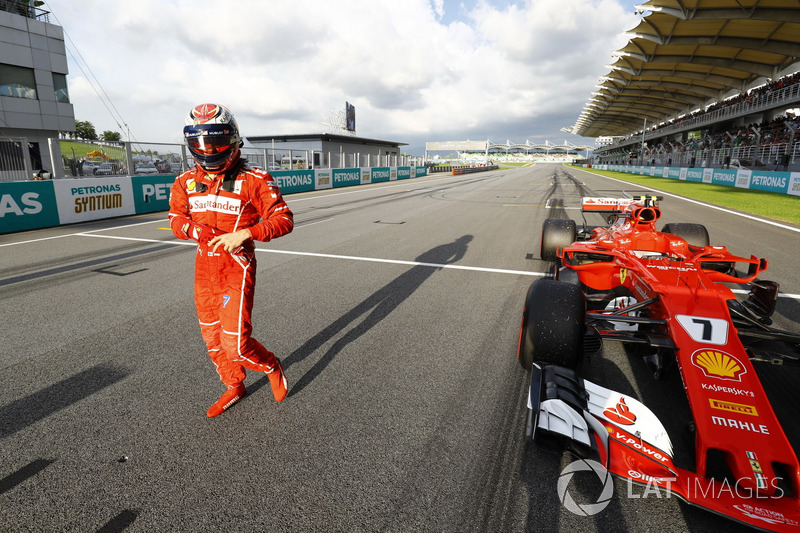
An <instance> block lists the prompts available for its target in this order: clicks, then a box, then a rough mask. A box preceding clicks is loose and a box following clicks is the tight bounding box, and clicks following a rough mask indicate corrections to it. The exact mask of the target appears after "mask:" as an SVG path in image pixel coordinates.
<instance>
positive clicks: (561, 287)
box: [517, 279, 586, 370]
mask: <svg viewBox="0 0 800 533" xmlns="http://www.w3.org/2000/svg"><path fill="white" fill-rule="evenodd" d="M585 331H586V300H585V298H584V295H583V291H581V289H580V287H579V286H577V285H573V284H571V283H565V282H562V281H555V280H551V279H539V280H536V281H534V282H533V283H532V284H531V286H530V287H529V288H528V294H527V296H526V298H525V309H524V311H523V314H522V325H521V326H520V335H519V344H518V347H517V358H518V359H519V364H520V365H522V367H523V368H524V369H525V370H530V369H531V366H532V364H533V362H534V361H535V362H537V363H542V364H545V365H559V366H563V367H567V368H571V369H574V370H577V369H578V368H579V367H580V365H581V361H582V360H583V338H584V333H585Z"/></svg>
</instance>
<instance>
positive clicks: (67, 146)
mask: <svg viewBox="0 0 800 533" xmlns="http://www.w3.org/2000/svg"><path fill="white" fill-rule="evenodd" d="M59 143H60V144H61V155H63V156H64V157H68V158H72V157H73V154H74V157H75V158H76V159H88V158H87V156H86V154H87V153H89V152H93V151H95V150H97V151H98V152H103V153H104V154H106V155H107V156H108V157H109V158H111V159H116V160H117V161H125V148H123V147H122V146H108V145H105V144H95V143H92V142H88V141H64V140H61V141H59ZM93 159H96V158H93Z"/></svg>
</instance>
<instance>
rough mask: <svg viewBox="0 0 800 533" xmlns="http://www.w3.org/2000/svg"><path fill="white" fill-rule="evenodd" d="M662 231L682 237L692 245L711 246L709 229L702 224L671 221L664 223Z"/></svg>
mask: <svg viewBox="0 0 800 533" xmlns="http://www.w3.org/2000/svg"><path fill="white" fill-rule="evenodd" d="M661 232H662V233H669V234H670V235H675V236H676V237H680V238H681V239H683V240H684V241H686V242H687V243H689V245H690V246H699V247H701V248H702V247H704V246H709V245H710V241H711V239H709V237H708V230H707V229H706V227H705V226H704V225H702V224H690V223H687V222H671V223H669V224H664V227H663V228H661Z"/></svg>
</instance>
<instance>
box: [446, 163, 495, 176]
mask: <svg viewBox="0 0 800 533" xmlns="http://www.w3.org/2000/svg"><path fill="white" fill-rule="evenodd" d="M485 170H497V165H489V166H485V167H453V176H459V175H461V174H472V173H473V172H483V171H485Z"/></svg>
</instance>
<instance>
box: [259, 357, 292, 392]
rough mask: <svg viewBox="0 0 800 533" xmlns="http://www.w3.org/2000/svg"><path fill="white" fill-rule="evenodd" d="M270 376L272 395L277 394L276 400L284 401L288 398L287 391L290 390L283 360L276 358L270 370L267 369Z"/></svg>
mask: <svg viewBox="0 0 800 533" xmlns="http://www.w3.org/2000/svg"><path fill="white" fill-rule="evenodd" d="M265 373H266V374H267V377H268V378H269V384H270V385H271V386H272V395H273V396H275V401H276V402H282V401H283V399H284V398H286V393H287V392H289V390H288V388H287V386H286V374H284V373H283V366H281V360H280V359H278V358H277V357H276V358H275V364H274V365H272V368H271V369H270V370H267V371H265Z"/></svg>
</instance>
